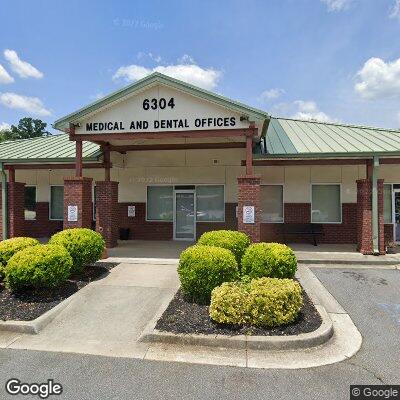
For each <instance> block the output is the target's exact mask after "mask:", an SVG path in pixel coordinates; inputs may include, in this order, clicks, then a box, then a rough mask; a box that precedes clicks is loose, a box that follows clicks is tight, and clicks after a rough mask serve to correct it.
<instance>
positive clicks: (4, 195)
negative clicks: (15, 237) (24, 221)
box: [0, 161, 8, 240]
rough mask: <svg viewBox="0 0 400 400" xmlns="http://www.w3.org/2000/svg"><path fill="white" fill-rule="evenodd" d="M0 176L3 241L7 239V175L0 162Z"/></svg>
mask: <svg viewBox="0 0 400 400" xmlns="http://www.w3.org/2000/svg"><path fill="white" fill-rule="evenodd" d="M0 174H1V220H2V230H3V232H2V233H3V240H5V239H8V201H7V199H8V194H7V175H6V171H5V170H4V165H3V162H2V161H0Z"/></svg>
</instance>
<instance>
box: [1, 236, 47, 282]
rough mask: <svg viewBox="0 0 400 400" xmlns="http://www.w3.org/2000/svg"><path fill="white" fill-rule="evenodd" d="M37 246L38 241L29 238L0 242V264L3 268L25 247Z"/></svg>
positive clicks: (16, 238)
mask: <svg viewBox="0 0 400 400" xmlns="http://www.w3.org/2000/svg"><path fill="white" fill-rule="evenodd" d="M38 244H40V243H39V241H38V240H36V239H33V238H30V237H15V238H11V239H6V240H3V241H2V242H0V264H1V265H2V266H3V268H4V267H5V266H6V265H7V262H8V260H9V259H10V258H11V257H12V256H13V255H14V254H16V253H18V252H19V251H20V250H23V249H25V248H26V247H31V246H37V245H38ZM0 275H1V272H0Z"/></svg>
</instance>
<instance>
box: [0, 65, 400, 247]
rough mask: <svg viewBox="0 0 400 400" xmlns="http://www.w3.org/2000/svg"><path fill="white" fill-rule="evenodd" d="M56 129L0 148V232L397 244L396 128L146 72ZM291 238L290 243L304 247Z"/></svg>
mask: <svg viewBox="0 0 400 400" xmlns="http://www.w3.org/2000/svg"><path fill="white" fill-rule="evenodd" d="M54 127H55V128H56V129H58V130H60V131H62V132H63V133H62V134H60V135H52V136H48V137H41V138H34V139H26V140H17V141H10V142H5V143H2V144H0V172H1V177H2V178H1V179H2V213H1V215H2V235H3V238H5V237H14V236H33V237H48V236H50V235H51V234H53V233H54V232H56V231H59V230H61V229H63V228H70V227H93V228H95V229H97V230H98V231H99V232H101V233H102V235H103V236H104V238H105V240H106V243H107V246H108V247H113V246H116V245H117V239H118V236H119V230H120V228H125V229H126V233H127V232H128V229H129V238H130V239H149V240H162V239H165V240H195V239H196V237H198V236H199V235H200V234H202V233H203V232H205V231H208V230H213V229H239V230H241V231H244V232H247V233H248V234H249V235H250V236H251V237H252V239H253V240H254V241H260V240H261V241H281V240H283V239H284V238H283V237H282V235H283V234H282V232H285V230H284V229H282V227H284V226H288V225H290V224H308V225H310V226H313V225H311V224H316V225H318V226H319V227H321V228H322V231H321V232H320V233H321V234H320V237H319V238H318V240H319V242H321V243H337V244H339V243H351V244H356V245H357V248H358V250H359V251H360V252H362V253H364V254H384V253H385V248H386V245H387V244H388V243H392V242H396V241H397V240H400V230H399V229H398V224H399V223H400V219H399V218H400V217H399V211H400V131H399V130H390V129H380V128H370V127H363V126H353V125H344V124H338V123H337V124H336V123H322V122H316V121H301V120H293V119H288V118H275V117H272V116H270V115H268V114H267V113H266V112H264V111H260V110H257V109H254V108H253V107H249V106H246V105H244V104H241V103H238V102H236V101H232V100H230V99H227V98H225V97H222V96H220V95H218V94H215V93H211V92H208V91H205V90H203V89H200V88H198V87H195V86H193V85H190V84H187V83H184V82H181V81H178V80H176V79H172V78H170V77H167V76H164V75H162V74H159V73H154V74H152V75H150V76H148V77H146V78H144V79H142V80H140V81H137V82H135V83H134V84H132V85H130V86H128V87H126V88H124V89H122V90H119V91H117V92H115V93H112V94H111V95H109V96H106V97H104V98H102V99H101V100H99V101H96V102H94V103H92V104H90V105H88V106H86V107H83V108H81V109H80V110H78V111H76V112H74V113H71V114H69V115H67V116H66V117H64V118H61V119H59V120H57V121H56V122H55V123H54ZM308 240H309V238H307V237H306V236H305V235H300V234H299V235H292V236H291V237H290V241H296V242H299V241H308Z"/></svg>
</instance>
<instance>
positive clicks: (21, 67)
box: [4, 49, 43, 79]
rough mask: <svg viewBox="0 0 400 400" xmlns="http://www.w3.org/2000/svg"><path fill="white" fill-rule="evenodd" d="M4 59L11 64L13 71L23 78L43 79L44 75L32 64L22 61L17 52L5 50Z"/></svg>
mask: <svg viewBox="0 0 400 400" xmlns="http://www.w3.org/2000/svg"><path fill="white" fill-rule="evenodd" d="M4 57H5V59H6V60H7V61H8V62H9V63H10V66H11V69H12V70H13V71H14V72H15V73H17V74H18V75H19V76H20V77H21V78H37V79H40V78H43V73H42V72H40V71H39V70H38V69H36V68H35V67H34V66H33V65H32V64H29V63H28V62H26V61H22V60H21V59H20V58H19V57H18V54H17V52H16V51H14V50H9V49H7V50H4Z"/></svg>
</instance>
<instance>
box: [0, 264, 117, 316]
mask: <svg viewBox="0 0 400 400" xmlns="http://www.w3.org/2000/svg"><path fill="white" fill-rule="evenodd" d="M116 265H118V263H111V262H98V263H94V264H92V265H88V266H86V267H85V268H84V271H83V272H82V273H81V274H76V275H73V276H71V277H70V278H69V279H68V281H66V282H65V283H64V284H63V285H61V286H60V287H58V288H56V289H52V290H49V289H42V290H36V291H34V290H24V291H23V292H22V291H21V292H20V293H12V292H11V291H10V290H8V289H6V288H5V287H4V283H2V282H0V320H3V321H7V320H14V321H31V320H33V319H36V318H37V317H40V316H41V315H42V314H44V313H45V312H46V311H49V310H50V309H52V308H53V307H55V306H56V305H57V304H59V303H61V302H62V301H63V300H65V299H66V298H67V297H69V296H71V295H72V294H74V293H75V292H77V291H78V290H80V289H82V288H83V287H84V286H86V285H87V284H88V283H90V282H92V281H94V280H96V279H100V278H104V277H105V276H106V275H107V274H108V271H110V270H111V269H112V268H114V267H115V266H116Z"/></svg>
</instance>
